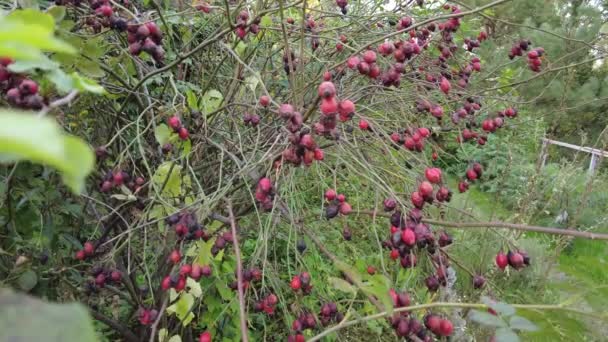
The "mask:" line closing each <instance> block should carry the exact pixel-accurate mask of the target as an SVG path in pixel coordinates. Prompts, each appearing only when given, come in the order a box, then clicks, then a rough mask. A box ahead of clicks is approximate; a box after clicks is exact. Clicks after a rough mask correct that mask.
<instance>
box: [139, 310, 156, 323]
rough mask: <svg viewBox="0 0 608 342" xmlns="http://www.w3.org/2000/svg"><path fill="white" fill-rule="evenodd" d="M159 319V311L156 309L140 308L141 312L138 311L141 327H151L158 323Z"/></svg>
mask: <svg viewBox="0 0 608 342" xmlns="http://www.w3.org/2000/svg"><path fill="white" fill-rule="evenodd" d="M157 317H158V310H156V309H146V308H143V307H140V308H139V310H137V319H138V320H139V323H140V324H141V325H151V324H152V323H154V322H155V321H156V318H157Z"/></svg>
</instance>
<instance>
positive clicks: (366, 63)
mask: <svg viewBox="0 0 608 342" xmlns="http://www.w3.org/2000/svg"><path fill="white" fill-rule="evenodd" d="M376 59H377V57H376V53H375V52H374V51H373V50H367V51H365V52H364V53H363V56H362V57H361V58H359V57H357V56H352V57H350V58H349V59H348V60H347V62H346V65H347V66H348V67H349V68H350V69H352V70H354V69H357V70H358V71H359V73H360V74H361V75H366V76H368V77H369V78H371V79H375V78H377V77H378V76H380V67H379V66H378V64H376Z"/></svg>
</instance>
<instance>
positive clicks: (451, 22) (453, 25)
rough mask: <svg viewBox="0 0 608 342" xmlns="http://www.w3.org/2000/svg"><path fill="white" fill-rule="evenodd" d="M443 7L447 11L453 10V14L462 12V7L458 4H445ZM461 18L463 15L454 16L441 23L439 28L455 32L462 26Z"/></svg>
mask: <svg viewBox="0 0 608 342" xmlns="http://www.w3.org/2000/svg"><path fill="white" fill-rule="evenodd" d="M443 9H444V10H446V11H452V14H458V13H461V12H462V11H461V10H460V8H458V6H456V5H451V6H450V5H449V4H445V5H443ZM460 18H461V17H454V18H450V19H448V20H447V21H445V22H443V23H440V24H439V25H438V26H439V30H441V31H448V32H450V31H451V32H455V31H456V30H458V28H459V27H460Z"/></svg>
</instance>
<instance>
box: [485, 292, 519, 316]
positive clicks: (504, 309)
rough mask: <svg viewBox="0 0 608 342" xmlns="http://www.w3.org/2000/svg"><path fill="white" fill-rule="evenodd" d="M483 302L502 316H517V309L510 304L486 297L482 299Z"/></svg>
mask: <svg viewBox="0 0 608 342" xmlns="http://www.w3.org/2000/svg"><path fill="white" fill-rule="evenodd" d="M481 302H482V303H484V304H485V305H487V306H489V307H490V308H492V309H493V310H494V311H496V312H497V313H498V314H500V315H502V316H511V315H514V314H515V308H514V307H512V306H511V305H509V304H506V303H502V302H497V301H495V300H493V299H491V298H489V297H486V296H483V297H481Z"/></svg>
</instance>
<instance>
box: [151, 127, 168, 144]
mask: <svg viewBox="0 0 608 342" xmlns="http://www.w3.org/2000/svg"><path fill="white" fill-rule="evenodd" d="M170 136H171V130H169V126H167V125H165V124H160V125H158V126H156V129H155V130H154V137H155V138H156V141H157V142H158V144H159V145H160V146H163V145H164V144H166V143H168V142H169V137H170Z"/></svg>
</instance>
